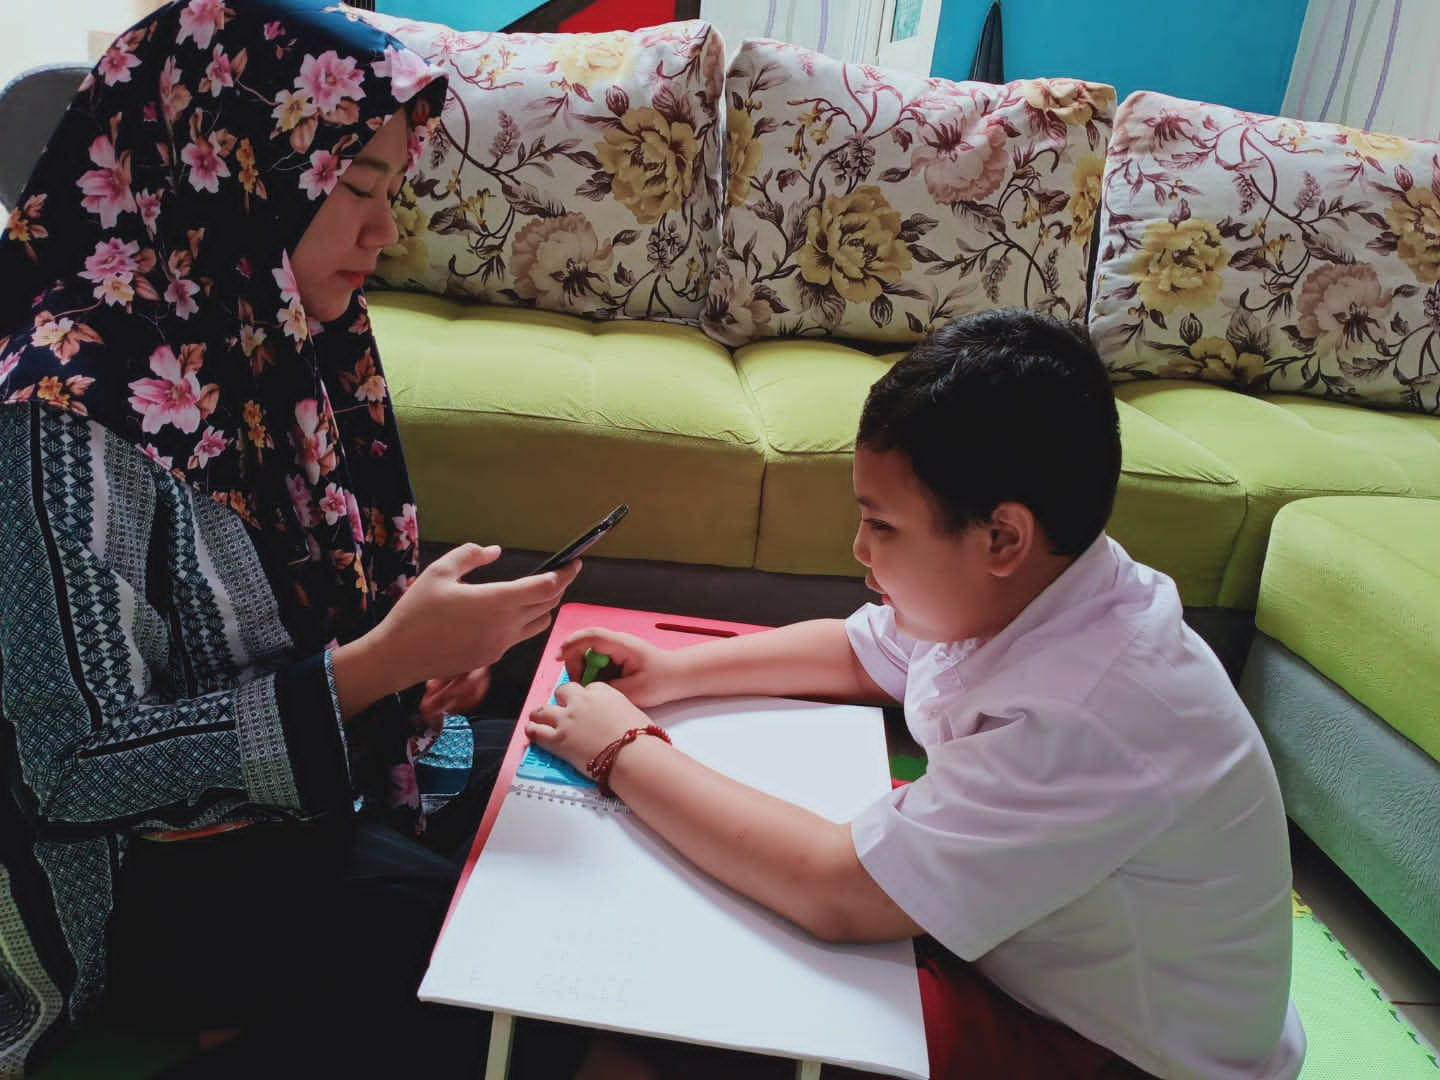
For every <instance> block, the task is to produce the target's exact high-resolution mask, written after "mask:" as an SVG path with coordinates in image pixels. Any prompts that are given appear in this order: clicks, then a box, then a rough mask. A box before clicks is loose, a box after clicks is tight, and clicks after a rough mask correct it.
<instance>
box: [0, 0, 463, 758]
mask: <svg viewBox="0 0 1440 1080" xmlns="http://www.w3.org/2000/svg"><path fill="white" fill-rule="evenodd" d="M444 91H445V84H444V79H443V77H442V76H440V75H439V73H438V72H437V71H436V70H435V69H433V68H430V67H428V66H427V65H426V64H425V62H424V61H423V60H421V59H420V58H419V57H418V56H417V55H416V54H414V53H412V52H409V51H408V50H405V49H404V47H403V46H399V45H398V44H397V43H396V42H395V41H394V39H392V38H390V37H388V36H387V35H385V34H384V33H382V32H380V31H378V30H376V29H374V28H372V27H370V26H369V25H367V24H365V23H363V22H360V21H357V20H355V19H354V18H353V16H351V15H350V14H349V13H347V12H346V11H345V10H344V9H343V8H341V7H339V6H336V5H333V4H331V5H328V6H327V5H324V4H323V3H321V2H318V0H231V2H230V4H229V5H228V6H227V4H226V3H225V2H224V0H188V2H186V3H181V2H178V0H177V2H176V3H172V4H170V5H168V6H167V7H165V8H162V9H161V10H159V11H158V12H156V13H155V14H154V15H152V16H151V17H149V18H148V19H146V20H144V21H143V22H141V23H139V24H138V25H137V26H136V27H135V28H134V29H132V30H130V31H128V32H126V33H125V34H123V35H121V37H120V38H119V39H118V40H116V41H115V43H114V44H113V45H112V46H111V47H110V48H109V50H108V51H107V52H106V53H105V55H104V57H103V58H102V59H101V60H100V61H99V63H98V64H97V65H96V67H95V70H94V71H93V72H92V73H91V74H90V75H89V76H87V78H86V79H85V81H84V83H83V84H82V85H81V87H80V91H79V93H78V94H77V96H76V98H75V100H74V101H73V102H72V103H71V105H70V108H69V110H68V111H67V112H66V114H65V116H64V119H63V120H62V121H61V123H60V126H59V128H58V129H57V130H56V132H55V134H54V136H53V137H52V138H51V140H50V143H49V145H48V146H47V148H46V150H45V153H44V154H43V155H42V156H41V158H40V161H39V163H38V165H37V166H36V169H35V172H34V173H33V175H32V176H31V178H30V181H29V184H28V185H27V187H26V189H25V192H24V193H23V195H22V196H21V198H20V200H19V205H18V206H17V207H16V208H15V209H14V211H13V212H12V213H11V215H10V221H9V226H8V229H7V232H6V235H5V237H4V239H3V241H0V283H3V284H0V402H3V403H4V404H15V403H21V402H30V401H40V402H43V403H44V404H46V405H48V406H50V407H53V408H57V409H65V410H68V411H70V412H71V413H74V414H77V415H80V416H85V417H88V418H89V419H91V420H93V421H94V422H96V423H100V424H103V425H104V426H105V427H107V428H109V429H110V430H111V431H113V432H114V433H115V434H117V435H118V436H119V437H120V438H122V439H124V440H125V441H126V442H129V443H131V444H132V445H134V446H136V447H137V448H139V449H140V450H141V451H143V452H144V453H145V454H146V455H147V456H149V457H150V458H151V459H152V460H154V461H155V462H156V463H158V465H159V466H161V467H163V468H165V469H168V470H169V471H170V472H171V473H173V474H174V475H175V476H176V477H178V478H180V479H182V480H183V481H185V482H186V483H188V484H189V485H190V486H191V487H192V488H194V489H195V490H197V491H199V492H201V493H203V494H204V495H206V496H208V497H210V498H211V499H214V500H216V501H217V502H220V503H222V504H223V505H225V506H227V507H229V508H230V509H231V510H233V511H234V512H235V513H236V514H238V515H240V516H241V518H243V519H244V521H245V522H246V523H247V525H248V526H249V527H250V531H251V534H252V536H253V537H254V539H255V543H256V546H257V549H258V550H259V551H260V553H261V558H262V560H263V561H264V563H265V565H266V568H267V574H268V575H269V578H270V583H271V585H272V586H273V588H274V590H275V593H276V595H277V597H278V599H279V601H280V605H281V611H282V612H283V613H284V616H285V620H286V623H287V626H288V628H289V630H290V632H291V635H292V637H293V638H294V640H295V643H296V645H297V647H298V648H299V649H300V650H301V653H302V655H304V654H309V653H313V652H315V651H317V650H319V649H322V648H324V647H326V646H327V645H330V644H332V643H334V642H337V641H338V642H344V641H348V640H352V639H354V638H356V637H358V636H359V635H361V634H362V633H364V632H365V631H366V630H367V629H368V628H370V627H371V626H373V625H375V623H377V622H378V621H379V619H380V618H381V617H382V616H383V614H384V613H385V611H386V610H388V608H389V606H390V604H391V603H392V602H393V600H394V599H395V597H397V596H398V595H399V594H400V593H401V592H403V591H404V589H405V588H406V586H407V585H408V584H409V582H410V581H411V580H412V579H413V577H414V576H415V574H416V572H417V565H418V550H417V548H418V540H417V536H418V534H417V529H416V524H415V506H414V497H413V495H412V494H411V490H410V486H409V481H408V479H407V475H406V470H405V464H404V460H403V458H402V457H401V452H400V445H399V441H398V439H397V437H396V431H395V421H394V416H393V413H392V410H391V407H390V400H389V395H388V393H387V390H386V385H385V380H384V376H383V375H382V373H381V370H380V365H379V359H378V355H377V350H376V347H375V340H374V337H373V336H372V334H371V332H370V322H369V317H368V315H367V313H366V308H365V302H364V298H363V296H362V295H360V294H358V293H357V295H356V297H355V299H354V300H353V301H352V303H351V305H350V308H349V310H348V311H347V312H346V313H345V314H344V315H342V316H341V317H340V318H339V319H337V320H335V321H334V322H331V323H328V324H326V325H324V326H321V325H320V324H318V323H316V322H314V321H313V320H311V319H309V318H307V316H306V314H305V311H304V308H303V306H302V303H301V300H300V297H299V295H298V292H297V290H296V286H295V280H294V278H293V276H292V274H291V272H290V252H291V251H293V250H294V248H295V246H296V244H297V243H298V242H299V240H300V237H301V235H302V234H303V233H304V231H305V229H306V227H307V226H308V225H309V223H310V221H311V219H312V218H313V217H314V216H315V213H316V211H317V210H318V208H319V206H320V204H321V202H322V201H323V199H324V198H325V197H326V196H327V195H328V194H329V193H330V192H331V191H332V190H333V189H334V188H335V186H336V183H337V182H338V179H339V177H340V175H341V174H342V173H343V172H344V170H345V167H346V165H347V164H348V162H349V159H350V158H351V157H353V156H354V155H355V154H356V153H357V152H358V151H359V150H360V149H361V147H362V146H364V144H365V143H366V141H367V140H368V139H369V138H370V136H371V135H372V134H373V132H374V131H375V130H376V129H377V128H378V127H379V126H380V125H381V124H383V123H384V122H385V121H386V120H387V119H388V118H389V117H391V116H392V115H394V113H395V112H396V111H398V110H400V109H401V108H404V109H405V110H406V112H407V114H408V117H409V120H410V163H411V165H412V167H413V165H414V164H415V161H416V158H417V156H418V153H419V150H420V145H421V137H422V136H423V135H424V134H426V133H428V128H429V127H430V126H432V124H433V120H432V119H431V118H432V117H434V116H438V113H439V110H440V106H441V104H442V102H443V99H444ZM401 712H402V710H401V709H400V706H399V703H398V702H388V703H385V704H384V705H383V706H382V707H381V708H379V709H376V710H372V713H373V714H374V715H372V716H370V717H367V720H366V722H367V723H369V724H372V725H375V729H374V730H372V731H370V732H368V733H367V732H365V731H363V730H362V731H355V735H356V736H360V737H361V738H362V739H363V738H364V737H365V736H366V735H367V734H368V735H369V736H373V737H379V738H380V739H381V741H382V742H384V743H385V744H386V745H387V747H388V749H386V750H381V749H380V748H379V747H376V746H372V747H371V753H372V755H373V756H377V757H378V756H383V755H385V754H387V753H388V754H389V758H388V759H387V760H394V759H395V757H396V755H397V754H403V745H404V742H405V739H406V737H408V736H409V735H410V734H411V731H410V728H409V725H408V717H405V716H402V715H401ZM352 731H354V728H353V727H352ZM353 738H354V736H352V739H353ZM372 741H373V739H372ZM375 764H379V762H376V763H375ZM379 775H381V776H384V775H387V774H386V773H385V772H381V773H380V774H379ZM402 782H403V781H402Z"/></svg>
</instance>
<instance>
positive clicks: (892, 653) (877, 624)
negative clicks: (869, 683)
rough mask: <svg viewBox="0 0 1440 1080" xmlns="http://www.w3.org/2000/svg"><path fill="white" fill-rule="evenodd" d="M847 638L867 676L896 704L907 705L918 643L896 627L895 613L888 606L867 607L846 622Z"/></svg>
mask: <svg viewBox="0 0 1440 1080" xmlns="http://www.w3.org/2000/svg"><path fill="white" fill-rule="evenodd" d="M845 635H846V637H848V638H849V639H850V648H852V649H854V650H855V658H856V659H857V660H859V661H860V666H861V667H863V668H864V669H865V674H867V675H869V676H870V678H872V679H874V680H875V685H876V686H878V687H880V689H881V690H884V691H885V693H887V694H889V695H890V697H891V698H892V699H893V700H895V701H904V700H905V679H906V676H907V674H908V673H909V671H910V656H911V653H912V652H913V651H914V649H915V642H914V641H913V640H911V639H910V638H908V637H906V636H905V635H904V634H902V633H900V631H899V629H898V628H897V627H896V626H895V612H894V611H892V610H891V609H890V608H888V607H886V606H885V605H884V604H866V605H865V606H864V607H861V608H859V609H857V610H856V611H855V612H853V613H852V614H851V615H850V617H849V618H848V619H846V620H845Z"/></svg>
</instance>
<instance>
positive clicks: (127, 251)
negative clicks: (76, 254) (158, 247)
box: [80, 236, 140, 282]
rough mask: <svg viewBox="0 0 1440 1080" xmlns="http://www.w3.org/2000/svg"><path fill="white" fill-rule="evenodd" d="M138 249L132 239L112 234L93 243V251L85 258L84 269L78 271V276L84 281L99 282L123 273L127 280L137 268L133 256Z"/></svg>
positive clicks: (137, 245)
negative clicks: (120, 237)
mask: <svg viewBox="0 0 1440 1080" xmlns="http://www.w3.org/2000/svg"><path fill="white" fill-rule="evenodd" d="M139 251H140V245H139V244H137V243H135V242H134V241H133V240H121V239H119V238H118V237H113V236H112V237H111V238H110V239H109V240H104V241H101V242H100V243H98V244H96V245H95V253H94V254H93V255H90V256H88V257H87V258H86V259H85V269H84V270H82V271H80V276H81V277H83V278H84V279H85V280H86V281H94V282H101V281H104V280H105V279H106V278H108V277H111V276H113V275H116V274H123V275H125V280H126V281H129V280H130V275H131V274H133V273H134V272H135V271H136V270H137V269H138V264H137V263H136V262H135V256H136V255H137V254H138V253H139Z"/></svg>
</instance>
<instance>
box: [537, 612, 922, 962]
mask: <svg viewBox="0 0 1440 1080" xmlns="http://www.w3.org/2000/svg"><path fill="white" fill-rule="evenodd" d="M842 634H843V630H842ZM756 636H757V637H758V636H760V635H756ZM726 644H729V642H727V643H726ZM645 723H646V717H645V715H644V713H642V712H640V711H639V710H638V709H637V708H636V707H635V706H634V705H633V704H631V703H630V702H629V701H627V700H626V699H625V698H624V697H623V696H621V694H619V693H618V692H617V691H616V689H615V687H613V686H610V685H606V684H602V683H597V684H594V685H592V686H589V687H581V686H578V685H576V684H575V683H567V684H566V685H564V686H562V687H560V688H559V690H558V691H557V692H556V704H554V705H546V706H543V707H541V708H539V709H537V710H535V712H534V713H532V714H531V717H530V722H529V723H528V724H527V725H526V733H527V734H528V735H529V736H530V737H531V738H532V739H533V740H534V741H535V742H537V743H538V744H539V745H541V746H543V747H545V748H546V749H547V750H550V751H552V752H554V753H556V754H559V755H560V756H561V757H563V758H565V759H566V760H567V761H569V762H570V763H571V764H572V765H575V766H576V767H577V768H580V769H584V768H585V764H586V762H587V761H588V760H590V759H591V758H593V757H594V755H595V754H596V753H598V752H599V750H600V749H601V748H602V747H604V746H605V745H606V744H607V743H608V742H610V741H611V739H613V738H614V737H615V736H616V735H617V734H619V733H621V732H623V731H625V730H627V729H628V728H631V727H635V726H644V724H645ZM762 749H763V748H759V747H757V752H761V751H762ZM609 784H610V787H611V789H612V790H613V791H614V792H615V794H616V795H618V796H619V797H620V798H621V799H623V800H624V802H625V804H626V805H627V806H628V807H629V808H630V809H631V811H632V812H633V813H635V814H636V815H637V816H638V817H639V818H640V819H641V820H642V821H644V822H645V823H646V824H647V825H648V826H650V828H652V829H654V830H655V831H656V832H657V833H659V834H660V835H661V836H662V837H663V838H664V839H665V840H666V841H667V842H669V843H670V844H671V846H673V847H674V848H675V849H676V850H677V851H679V852H680V853H681V854H682V855H684V856H685V857H686V858H688V859H689V860H690V861H692V862H693V863H695V864H696V865H697V866H698V867H700V869H702V870H704V871H705V872H706V873H708V874H710V875H711V876H712V877H715V878H717V879H718V880H719V881H721V882H723V883H724V884H726V885H728V886H730V887H731V888H733V889H735V890H736V891H737V892H740V893H743V894H744V895H746V896H748V897H750V898H751V899H752V900H755V901H756V902H757V903H760V904H763V905H764V906H765V907H767V908H769V909H770V910H772V911H775V912H777V913H779V914H780V915H783V916H785V917H786V918H787V919H790V920H791V921H792V922H794V923H796V924H798V925H799V926H801V927H803V928H804V929H806V930H808V931H810V932H811V933H812V934H814V935H815V936H816V937H819V938H821V939H823V940H826V941H836V942H840V941H845V942H860V941H893V940H896V939H899V938H905V937H913V936H915V935H916V934H919V933H922V930H921V928H920V927H919V925H918V924H916V923H915V922H914V921H913V920H912V919H911V918H910V917H909V916H908V915H906V914H905V913H904V912H903V911H902V910H900V908H899V907H897V906H896V904H895V903H894V901H892V900H891V899H890V898H889V896H887V895H886V894H885V893H884V892H883V891H882V890H881V889H880V887H879V886H878V885H876V884H875V882H874V880H873V879H872V878H871V877H870V875H869V874H868V873H867V872H866V870H865V868H864V867H863V866H862V865H861V863H860V860H859V858H858V857H857V856H856V854H855V847H854V844H853V843H852V842H851V839H850V826H849V825H848V824H840V823H836V822H832V821H827V820H826V819H824V818H822V817H820V816H819V815H817V814H813V813H811V812H810V811H808V810H805V809H802V808H801V807H798V806H795V805H794V804H792V803H787V802H784V801H783V800H780V799H776V798H773V797H772V796H769V795H766V794H764V793H762V792H759V791H756V790H755V789H753V788H750V787H747V786H745V785H744V784H741V783H739V782H737V781H735V780H732V779H730V778H729V777H727V776H724V775H722V774H720V773H718V772H715V771H714V770H713V769H710V768H708V767H706V766H704V765H702V764H701V763H700V762H698V761H696V760H695V759H694V758H692V757H690V756H689V755H687V754H684V753H682V752H681V751H679V750H676V749H675V748H674V747H672V746H670V745H669V744H667V743H665V742H664V741H662V740H660V739H657V738H652V737H641V738H638V739H636V740H635V741H634V742H632V743H629V744H628V745H627V746H625V748H624V749H623V751H621V752H620V753H619V754H618V755H617V756H616V758H615V763H614V766H613V768H612V770H611V772H610V775H609Z"/></svg>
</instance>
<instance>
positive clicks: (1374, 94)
mask: <svg viewBox="0 0 1440 1080" xmlns="http://www.w3.org/2000/svg"><path fill="white" fill-rule="evenodd" d="M1280 111H1281V113H1282V114H1283V115H1285V116H1292V117H1295V118H1296V119H1299V120H1331V121H1335V122H1337V123H1341V124H1348V125H1350V126H1351V127H1358V128H1366V129H1368V130H1371V131H1384V132H1388V133H1390V134H1392V135H1405V136H1409V137H1412V138H1424V139H1434V138H1440V3H1437V2H1436V0H1310V5H1309V7H1308V8H1307V9H1306V13H1305V24H1304V26H1303V27H1302V29H1301V31H1300V44H1299V47H1298V48H1297V49H1296V51H1295V65H1294V67H1293V68H1292V69H1291V71H1290V84H1289V87H1288V88H1287V90H1286V92H1285V103H1284V105H1283V106H1282V107H1281V110H1280Z"/></svg>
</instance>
